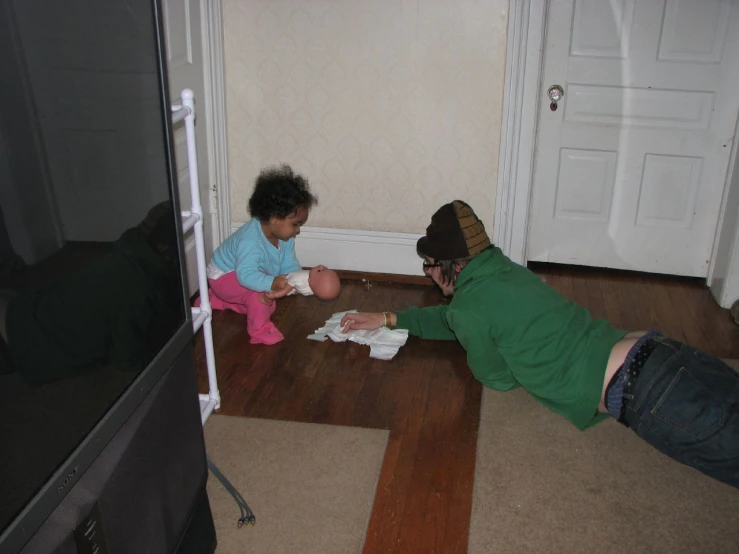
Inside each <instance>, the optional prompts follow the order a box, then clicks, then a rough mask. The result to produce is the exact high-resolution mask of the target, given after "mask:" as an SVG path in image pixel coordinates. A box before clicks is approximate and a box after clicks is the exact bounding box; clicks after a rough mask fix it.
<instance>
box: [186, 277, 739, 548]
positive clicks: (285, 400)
mask: <svg viewBox="0 0 739 554" xmlns="http://www.w3.org/2000/svg"><path fill="white" fill-rule="evenodd" d="M533 270H534V271H535V272H536V273H537V274H539V275H540V276H541V277H542V278H543V279H544V280H545V281H546V282H547V283H548V284H549V285H550V286H552V287H554V288H555V289H557V290H558V291H560V292H561V293H562V294H563V295H564V296H566V297H567V298H569V299H571V300H575V301H577V302H578V303H580V304H581V305H583V306H585V307H587V308H588V309H589V310H591V312H592V313H593V314H594V315H595V316H596V317H605V318H607V319H609V320H610V321H611V322H612V323H613V324H614V325H616V326H619V327H621V328H623V329H628V330H638V329H649V328H658V329H660V330H661V331H662V332H663V334H665V335H668V336H671V337H673V338H676V339H679V340H682V341H685V342H688V343H690V344H692V345H694V346H696V347H698V348H701V349H704V350H706V351H708V352H711V353H713V354H716V355H718V356H721V357H732V358H739V326H737V325H736V324H735V323H734V322H733V320H732V319H731V316H730V314H729V311H728V310H722V309H721V308H719V307H718V305H717V304H716V303H715V301H714V300H713V298H712V297H711V295H710V293H709V292H708V290H707V289H706V288H705V287H704V286H703V285H701V284H700V283H698V282H696V281H693V280H688V279H680V278H670V277H663V276H646V275H639V274H627V273H609V272H604V271H597V270H590V269H583V268H568V267H557V266H547V265H541V266H536V267H534V268H533ZM353 277H355V278H356V277H359V276H357V275H354V276H353ZM406 281H407V280H406ZM445 301H446V300H445V299H444V298H443V297H442V296H441V294H440V293H439V292H438V290H437V289H436V288H435V287H432V286H428V285H427V284H409V283H407V282H406V283H399V282H394V283H390V282H387V277H384V278H383V277H382V276H368V277H367V278H366V279H365V280H347V279H345V280H344V281H343V289H342V293H341V295H340V297H339V298H338V299H336V300H334V301H332V302H323V301H320V300H318V299H316V298H315V297H291V298H288V299H285V300H282V301H280V302H279V305H278V308H277V311H276V312H275V315H274V317H273V321H274V322H275V323H276V324H277V326H278V328H279V329H280V330H281V331H282V332H283V333H284V334H285V337H286V339H285V340H284V341H283V342H281V343H279V344H277V345H274V346H262V345H257V346H255V345H251V344H249V339H248V336H247V334H246V331H245V326H244V325H245V324H244V316H242V315H238V314H235V313H233V312H217V313H216V314H215V316H214V321H213V329H214V337H215V339H214V340H215V349H216V359H217V364H218V374H219V384H220V390H221V395H222V408H221V410H220V413H223V414H228V415H239V416H249V417H260V418H270V419H282V420H291V421H301V422H313V423H330V424H335V425H352V426H359V427H371V428H382V429H389V430H390V439H389V444H388V448H387V451H386V454H385V461H384V465H383V469H382V474H381V476H380V482H379V485H378V488H377V495H376V498H375V504H374V508H373V511H372V517H371V520H370V524H369V530H368V534H367V540H366V543H365V548H364V552H365V554H370V553H380V552H382V553H387V552H408V553H424V554H428V553H434V552H435V553H439V554H452V553H460V554H461V553H464V552H466V551H467V535H468V531H469V518H470V512H471V502H472V484H473V477H474V470H475V447H476V440H477V430H478V424H479V413H480V399H481V387H480V385H479V383H477V382H476V381H475V380H474V379H473V378H472V377H471V374H470V372H469V371H468V369H467V366H466V363H465V356H464V352H463V351H462V348H461V347H460V346H459V345H458V344H457V343H456V342H447V341H421V340H420V339H417V338H415V337H410V338H409V339H408V342H407V344H406V345H405V346H404V347H402V348H401V349H400V351H399V352H398V354H397V355H396V356H395V358H394V359H393V360H391V361H378V360H372V359H370V358H369V348H368V347H366V346H360V345H357V344H354V343H350V342H346V343H333V342H331V341H326V342H323V343H318V342H314V341H309V340H306V338H305V337H306V336H307V335H309V334H311V333H312V332H313V331H314V330H315V329H317V328H318V327H320V326H322V324H323V323H324V321H325V320H326V319H328V318H329V317H330V316H331V314H333V313H334V312H339V311H344V310H350V309H357V310H360V311H383V310H391V309H404V308H407V307H410V306H431V305H435V304H438V303H441V302H445ZM201 336H202V334H199V335H198V338H196V339H195V340H196V353H197V362H198V367H199V379H200V386H201V391H206V390H207V380H206V376H205V362H204V355H203V348H202V339H201V338H200V337H201ZM553 417H557V416H553Z"/></svg>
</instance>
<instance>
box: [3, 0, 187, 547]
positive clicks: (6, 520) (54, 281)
mask: <svg viewBox="0 0 739 554" xmlns="http://www.w3.org/2000/svg"><path fill="white" fill-rule="evenodd" d="M158 20H159V8H158V5H157V3H156V2H151V1H148V0H134V1H132V2H100V1H98V0H74V1H42V0H0V71H1V72H2V75H3V84H2V86H1V87H0V337H1V338H2V340H1V341H0V444H1V445H2V447H1V448H0V452H2V453H1V454H0V475H2V476H3V478H2V481H1V482H0V536H2V534H3V532H5V531H7V530H8V529H9V528H10V526H11V524H13V522H14V520H15V521H17V519H18V517H19V516H21V515H22V514H23V513H24V510H28V507H29V506H30V505H31V503H32V501H33V500H34V498H38V495H39V494H42V493H48V494H52V493H53V492H54V491H45V487H46V488H48V485H49V482H50V480H52V478H53V477H54V476H56V478H57V480H58V481H57V485H58V486H56V488H59V489H62V488H63V487H64V479H62V480H61V481H59V472H60V471H61V470H62V469H64V468H65V467H67V466H69V467H73V466H70V465H69V460H70V457H71V456H73V455H74V454H75V453H79V450H80V448H81V446H82V445H83V443H85V440H86V439H87V441H88V442H90V441H89V435H90V434H91V432H93V431H94V430H95V429H99V428H100V426H101V422H103V421H104V420H105V418H106V417H108V416H110V412H111V410H112V409H113V408H114V406H117V405H120V404H121V402H120V400H121V399H122V398H123V397H124V395H125V394H126V393H127V391H129V389H130V388H131V387H132V384H133V383H137V384H138V383H140V377H141V376H142V373H144V372H146V371H147V370H148V369H150V368H151V367H152V364H153V362H154V361H155V360H157V359H159V358H160V357H161V353H162V351H163V349H165V348H166V346H167V345H168V344H171V342H172V340H173V337H175V335H177V334H178V332H181V331H182V330H183V329H185V328H186V327H187V326H188V325H189V323H188V321H189V320H188V315H187V312H186V298H185V293H184V290H185V287H184V284H183V279H184V277H183V275H184V273H183V269H182V263H181V260H182V245H181V237H180V233H178V231H177V229H178V226H179V225H180V219H179V216H178V215H177V212H178V209H179V207H178V206H179V205H178V201H177V198H176V192H175V190H176V187H175V186H174V184H173V177H172V153H171V149H170V144H171V141H170V133H171V127H170V125H169V124H168V121H169V115H170V114H169V106H168V104H167V100H166V99H167V97H168V92H167V87H166V79H165V78H164V76H163V75H164V72H163V70H162V59H163V56H162V54H161V49H162V40H161V31H162V30H161V24H160V22H159V21H158ZM147 368H148V369H147ZM142 394H143V393H142ZM129 408H131V406H129ZM125 415H126V414H123V415H122V416H121V417H120V418H119V419H121V418H123V419H125ZM108 431H109V432H108V434H107V436H108V437H109V436H110V433H111V432H113V430H112V428H111V429H108ZM100 436H101V437H102V438H103V442H104V439H105V436H106V435H105V434H102V435H100ZM102 447H104V444H98V445H96V446H95V448H98V449H102ZM91 448H92V447H91ZM90 453H91V454H90ZM88 454H89V455H92V456H94V451H93V450H89V452H88ZM88 457H89V456H88ZM74 467H77V466H74ZM58 483H61V485H59V484H58ZM59 492H62V491H61V490H60V491H59ZM57 502H58V500H57ZM46 504H47V506H52V505H53V502H52V503H49V502H47V503H46Z"/></svg>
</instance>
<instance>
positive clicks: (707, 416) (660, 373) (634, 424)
mask: <svg viewBox="0 0 739 554" xmlns="http://www.w3.org/2000/svg"><path fill="white" fill-rule="evenodd" d="M653 340H656V341H657V342H658V345H657V347H656V348H655V350H654V352H652V354H651V355H650V356H649V359H648V360H647V361H646V363H645V364H644V368H643V369H642V371H641V374H640V375H639V377H638V379H637V381H636V384H635V387H634V394H633V398H631V399H629V400H627V402H626V406H625V412H624V419H625V421H626V423H627V424H628V425H629V427H631V428H632V429H633V430H634V431H635V432H636V434H637V435H639V436H640V437H641V438H643V439H644V440H645V441H647V442H648V443H650V444H651V445H652V446H654V447H656V448H658V449H659V450H660V451H662V452H663V453H665V454H667V455H668V456H670V457H671V458H673V459H675V460H677V461H679V462H682V463H684V464H687V465H689V466H691V467H694V468H696V469H698V470H700V471H702V472H703V473H705V474H707V475H710V476H711V477H714V478H715V479H718V480H719V481H723V482H724V483H728V484H730V485H732V486H734V487H737V488H739V373H737V372H736V371H734V369H733V368H731V367H729V366H728V365H726V364H725V363H724V362H722V361H721V360H720V359H718V358H716V357H715V356H712V355H710V354H708V353H706V352H703V351H701V350H698V349H696V348H693V347H691V346H689V345H686V344H683V343H681V342H679V341H676V340H673V339H669V338H666V337H657V338H655V339H653Z"/></svg>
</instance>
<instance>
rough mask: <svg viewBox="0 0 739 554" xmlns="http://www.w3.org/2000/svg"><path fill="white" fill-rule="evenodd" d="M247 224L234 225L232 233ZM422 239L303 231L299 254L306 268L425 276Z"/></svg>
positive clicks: (404, 235) (343, 231) (314, 229)
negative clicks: (418, 250) (419, 245)
mask: <svg viewBox="0 0 739 554" xmlns="http://www.w3.org/2000/svg"><path fill="white" fill-rule="evenodd" d="M241 225H243V223H238V222H234V223H233V225H232V227H231V231H232V232H233V231H236V230H237V229H238V228H239V227H241ZM421 236H422V235H414V234H408V233H386V232H383V231H355V230H352V229H331V228H323V227H303V228H302V229H301V231H300V235H298V237H297V238H296V239H295V252H296V254H297V255H298V260H300V264H301V265H302V266H303V267H313V266H314V265H319V264H323V265H325V266H327V267H330V268H331V269H343V270H347V271H366V272H368V273H392V274H395V275H418V276H423V275H424V273H423V270H422V268H421V258H419V257H418V254H416V242H417V241H418V239H419V238H420V237H421Z"/></svg>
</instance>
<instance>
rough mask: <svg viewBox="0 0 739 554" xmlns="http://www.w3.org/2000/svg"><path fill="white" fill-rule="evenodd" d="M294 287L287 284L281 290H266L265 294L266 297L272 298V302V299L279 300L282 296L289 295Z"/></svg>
mask: <svg viewBox="0 0 739 554" xmlns="http://www.w3.org/2000/svg"><path fill="white" fill-rule="evenodd" d="M293 288H294V287H292V286H290V285H285V286H284V287H283V288H281V289H280V290H271V291H269V292H265V293H264V296H265V298H266V299H268V300H270V304H271V303H272V302H271V301H272V300H277V299H278V298H282V297H283V296H287V295H288V294H290V291H291V290H293Z"/></svg>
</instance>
